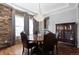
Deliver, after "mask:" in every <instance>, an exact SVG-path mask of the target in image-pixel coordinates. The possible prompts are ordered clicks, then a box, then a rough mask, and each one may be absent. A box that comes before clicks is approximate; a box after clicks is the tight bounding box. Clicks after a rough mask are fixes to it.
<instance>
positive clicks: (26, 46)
mask: <svg viewBox="0 0 79 59" xmlns="http://www.w3.org/2000/svg"><path fill="white" fill-rule="evenodd" d="M20 35H21V40H22V44H23V51H22V54H23V53H24V50H25V49H27V51H28V55H29V52H30V51H29V50H30V49H31V52H32V48H33V47H35V46H36V44H35V43H32V42H31V43H29V40H28V37H27V35H26V34H25V33H24V32H21V33H20Z"/></svg>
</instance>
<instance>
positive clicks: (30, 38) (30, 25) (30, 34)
mask: <svg viewBox="0 0 79 59" xmlns="http://www.w3.org/2000/svg"><path fill="white" fill-rule="evenodd" d="M29 40H33V19H32V18H30V19H29Z"/></svg>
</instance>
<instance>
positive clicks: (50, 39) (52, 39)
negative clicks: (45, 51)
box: [43, 32, 57, 48]
mask: <svg viewBox="0 0 79 59" xmlns="http://www.w3.org/2000/svg"><path fill="white" fill-rule="evenodd" d="M43 42H44V45H45V46H46V47H49V48H53V47H54V45H56V44H57V39H56V36H55V34H53V33H51V32H49V33H48V34H45V35H44V41H43Z"/></svg>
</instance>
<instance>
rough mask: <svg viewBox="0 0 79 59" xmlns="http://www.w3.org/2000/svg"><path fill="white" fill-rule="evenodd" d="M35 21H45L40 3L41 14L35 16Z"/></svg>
mask: <svg viewBox="0 0 79 59" xmlns="http://www.w3.org/2000/svg"><path fill="white" fill-rule="evenodd" d="M34 19H35V20H36V21H38V22H41V21H43V19H44V17H43V15H42V13H41V8H40V3H39V13H38V14H37V15H34Z"/></svg>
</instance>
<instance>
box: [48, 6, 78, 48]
mask: <svg viewBox="0 0 79 59" xmlns="http://www.w3.org/2000/svg"><path fill="white" fill-rule="evenodd" d="M49 18H50V19H49V27H48V29H49V30H50V31H51V32H53V33H55V29H56V27H55V24H58V23H66V22H76V23H77V47H78V48H79V7H78V8H72V9H69V10H65V11H64V12H62V11H60V13H56V14H53V15H51V16H49Z"/></svg>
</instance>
